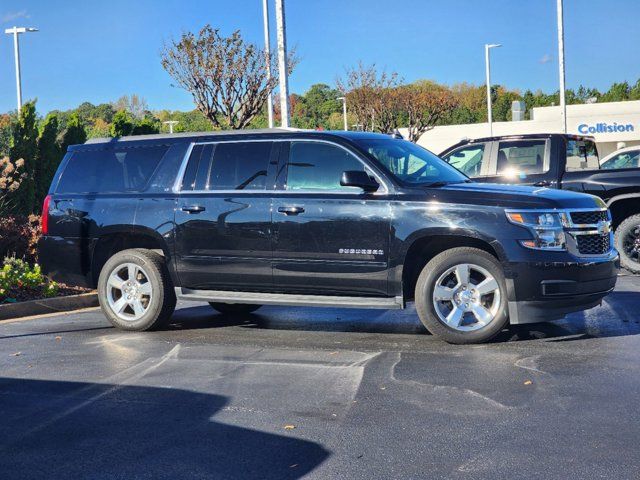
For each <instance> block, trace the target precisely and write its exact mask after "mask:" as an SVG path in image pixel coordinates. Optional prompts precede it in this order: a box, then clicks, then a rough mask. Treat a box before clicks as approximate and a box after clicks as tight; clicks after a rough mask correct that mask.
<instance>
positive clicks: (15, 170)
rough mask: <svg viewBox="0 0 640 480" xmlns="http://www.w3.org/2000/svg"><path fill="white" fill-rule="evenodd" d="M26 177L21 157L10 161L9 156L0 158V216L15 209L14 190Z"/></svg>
mask: <svg viewBox="0 0 640 480" xmlns="http://www.w3.org/2000/svg"><path fill="white" fill-rule="evenodd" d="M26 178H27V173H26V172H25V171H24V160H23V159H21V158H20V159H18V160H16V161H15V162H12V161H11V159H10V158H9V157H3V158H0V217H5V216H7V215H9V214H11V213H13V211H14V210H15V207H16V200H17V198H15V192H16V190H18V188H19V187H20V184H21V183H22V182H23V181H24V180H25V179H26Z"/></svg>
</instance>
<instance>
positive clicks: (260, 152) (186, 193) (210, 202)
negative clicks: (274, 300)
mask: <svg viewBox="0 0 640 480" xmlns="http://www.w3.org/2000/svg"><path fill="white" fill-rule="evenodd" d="M278 145H279V144H277V143H274V142H272V141H230V142H217V143H206V144H196V145H194V146H193V147H192V150H191V152H190V155H189V160H188V162H187V164H186V167H185V168H184V174H183V176H182V180H181V181H180V185H179V186H178V189H179V197H178V204H177V208H176V214H175V223H176V230H175V235H176V269H177V272H178V275H179V276H180V281H181V284H182V286H183V287H185V288H190V289H196V290H210V289H239V290H256V291H260V290H269V289H270V288H271V287H272V284H273V282H272V273H271V256H272V255H271V197H270V195H271V192H270V191H269V190H270V187H269V186H272V185H273V177H274V173H275V168H276V165H275V163H272V159H273V160H274V162H275V159H277V148H278ZM271 188H272V187H271Z"/></svg>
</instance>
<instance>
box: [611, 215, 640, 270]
mask: <svg viewBox="0 0 640 480" xmlns="http://www.w3.org/2000/svg"><path fill="white" fill-rule="evenodd" d="M614 244H615V247H616V250H618V252H619V253H620V264H621V265H622V266H623V267H624V268H626V269H627V270H629V271H630V272H632V273H640V215H632V216H631V217H629V218H627V219H625V220H624V221H623V222H622V223H621V224H620V225H618V228H617V229H616V233H615V236H614Z"/></svg>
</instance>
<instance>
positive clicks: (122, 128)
mask: <svg viewBox="0 0 640 480" xmlns="http://www.w3.org/2000/svg"><path fill="white" fill-rule="evenodd" d="M132 131H133V120H132V119H131V117H130V116H129V114H128V113H127V111H126V110H118V111H117V112H116V114H115V115H114V116H113V123H112V124H111V136H112V137H126V136H127V135H131V132H132Z"/></svg>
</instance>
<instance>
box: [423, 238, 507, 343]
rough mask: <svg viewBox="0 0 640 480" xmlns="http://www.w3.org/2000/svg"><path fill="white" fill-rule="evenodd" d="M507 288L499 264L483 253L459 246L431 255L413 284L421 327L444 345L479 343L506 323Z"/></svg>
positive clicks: (491, 336)
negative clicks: (441, 340)
mask: <svg viewBox="0 0 640 480" xmlns="http://www.w3.org/2000/svg"><path fill="white" fill-rule="evenodd" d="M506 291H507V290H506V284H505V280H504V273H503V270H502V266H501V265H500V262H498V260H497V259H496V258H495V257H493V256H492V255H490V254H488V253H487V252H485V251H483V250H479V249H477V248H468V247H460V248H453V249H451V250H447V251H445V252H442V253H440V254H439V255H436V256H435V257H434V258H433V259H431V261H429V262H428V263H427V265H425V267H424V269H423V270H422V273H420V276H419V277H418V282H417V284H416V292H415V301H416V310H417V312H418V316H419V317H420V320H421V321H422V324H423V325H424V326H425V327H426V328H427V330H429V331H430V332H431V333H433V334H434V335H437V336H439V337H440V338H442V339H443V340H444V341H446V342H449V343H457V344H464V343H482V342H486V341H488V340H490V339H491V338H493V337H494V336H496V335H497V334H498V333H499V332H500V331H501V330H502V329H503V328H504V327H505V326H506V324H507V321H508V319H509V317H508V313H507V299H506Z"/></svg>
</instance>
